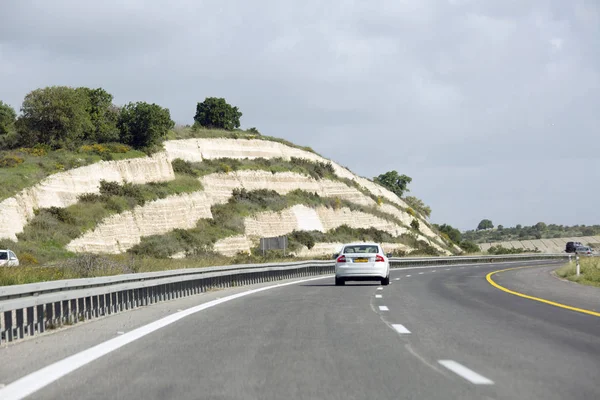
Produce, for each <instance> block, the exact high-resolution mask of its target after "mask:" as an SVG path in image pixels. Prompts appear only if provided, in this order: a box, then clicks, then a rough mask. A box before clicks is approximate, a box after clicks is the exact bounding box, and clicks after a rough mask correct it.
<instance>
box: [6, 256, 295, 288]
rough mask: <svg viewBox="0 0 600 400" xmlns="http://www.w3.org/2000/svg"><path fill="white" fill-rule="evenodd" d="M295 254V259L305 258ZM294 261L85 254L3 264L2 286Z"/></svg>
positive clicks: (222, 257) (256, 258)
mask: <svg viewBox="0 0 600 400" xmlns="http://www.w3.org/2000/svg"><path fill="white" fill-rule="evenodd" d="M301 260H302V259H300V258H294V259H293V261H301ZM284 261H291V259H290V257H283V255H281V254H279V253H278V252H269V253H268V254H266V256H265V257H262V256H261V255H259V254H251V255H241V254H240V255H238V256H236V257H225V256H222V255H218V254H203V255H202V256H201V257H194V256H192V257H188V258H184V259H178V260H168V261H167V260H165V259H159V258H153V257H134V258H132V257H131V256H130V255H128V254H121V255H106V256H95V255H90V254H82V255H79V256H77V257H73V258H71V259H69V260H66V261H64V262H62V263H61V265H56V266H45V267H37V266H21V267H16V268H14V267H2V268H0V286H10V285H22V284H26V283H35V282H44V281H54V280H60V279H76V278H89V277H98V276H110V275H118V274H123V273H132V272H156V271H167V270H175V269H185V268H204V267H212V266H221V265H234V264H258V263H266V262H284Z"/></svg>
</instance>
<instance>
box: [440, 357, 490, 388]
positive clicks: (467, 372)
mask: <svg viewBox="0 0 600 400" xmlns="http://www.w3.org/2000/svg"><path fill="white" fill-rule="evenodd" d="M438 362H439V363H440V364H442V365H443V366H444V367H446V368H448V369H449V370H450V371H452V372H454V373H455V374H456V375H458V376H460V377H462V378H464V379H466V380H468V381H469V382H471V383H473V384H475V385H493V384H494V382H493V381H491V380H489V379H488V378H486V377H485V376H483V375H479V374H478V373H477V372H475V371H473V370H471V369H469V368H467V367H465V366H464V365H462V364H459V363H457V362H456V361H452V360H439V361H438Z"/></svg>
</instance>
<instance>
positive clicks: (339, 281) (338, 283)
mask: <svg viewBox="0 0 600 400" xmlns="http://www.w3.org/2000/svg"><path fill="white" fill-rule="evenodd" d="M345 283H346V282H344V279H343V278H335V286H344V284H345Z"/></svg>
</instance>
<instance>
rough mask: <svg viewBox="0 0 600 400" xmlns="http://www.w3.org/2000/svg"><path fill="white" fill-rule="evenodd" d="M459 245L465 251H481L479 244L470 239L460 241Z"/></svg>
mask: <svg viewBox="0 0 600 400" xmlns="http://www.w3.org/2000/svg"><path fill="white" fill-rule="evenodd" d="M459 246H460V248H461V249H463V250H464V251H465V253H477V252H479V251H481V249H480V248H479V246H477V244H475V243H473V242H471V241H469V240H463V241H462V242H460V244H459Z"/></svg>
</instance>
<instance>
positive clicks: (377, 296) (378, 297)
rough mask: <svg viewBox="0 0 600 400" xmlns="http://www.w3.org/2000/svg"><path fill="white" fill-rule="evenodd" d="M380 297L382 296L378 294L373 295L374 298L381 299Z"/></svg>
mask: <svg viewBox="0 0 600 400" xmlns="http://www.w3.org/2000/svg"><path fill="white" fill-rule="evenodd" d="M382 297H383V296H382V295H380V294H376V295H375V298H376V299H381V298H382Z"/></svg>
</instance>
